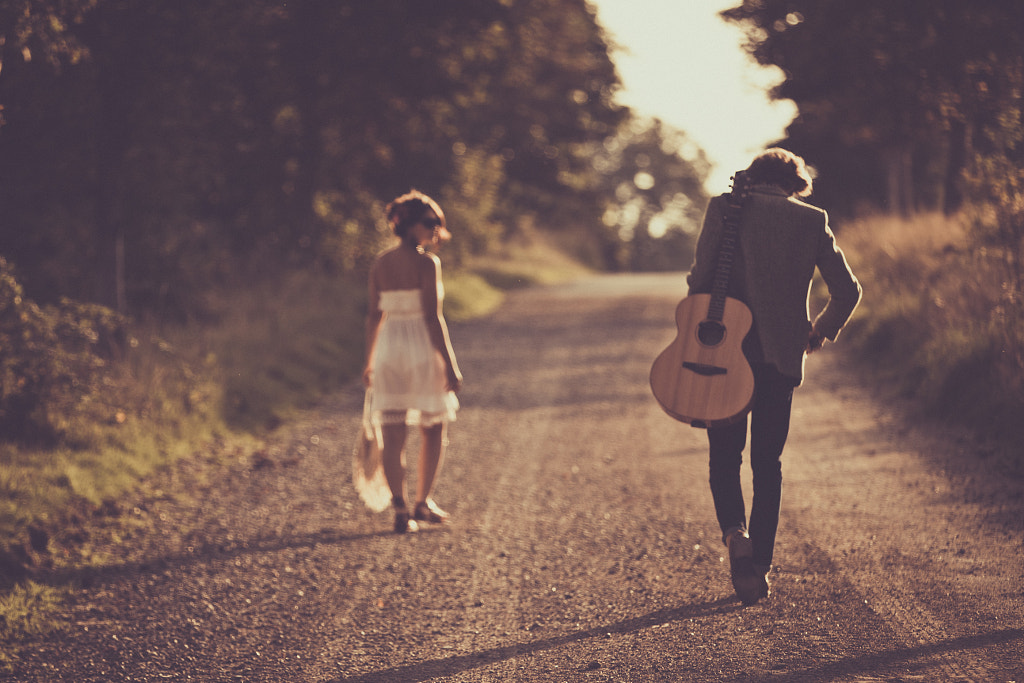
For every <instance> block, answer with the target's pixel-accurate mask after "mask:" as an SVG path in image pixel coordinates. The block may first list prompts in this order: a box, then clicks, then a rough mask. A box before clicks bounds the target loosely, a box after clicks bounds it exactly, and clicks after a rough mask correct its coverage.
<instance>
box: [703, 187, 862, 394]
mask: <svg viewBox="0 0 1024 683" xmlns="http://www.w3.org/2000/svg"><path fill="white" fill-rule="evenodd" d="M726 206H727V203H726V196H725V195H720V196H718V197H714V198H713V199H712V200H711V202H710V203H709V204H708V209H707V212H706V213H705V215H704V225H703V228H702V229H701V233H700V237H699V238H698V240H697V250H696V255H695V258H694V263H693V267H692V268H691V270H690V274H689V275H688V276H687V278H686V282H687V284H688V285H689V289H690V291H691V292H694V293H698V292H705V293H706V292H710V291H711V287H712V283H713V281H714V273H715V266H716V264H717V256H718V244H719V242H720V241H721V235H722V229H723V215H724V211H725V209H726ZM739 232H740V238H739V245H740V248H739V254H738V258H737V261H736V263H735V265H734V266H733V272H732V277H731V280H730V288H729V289H730V296H734V297H735V298H738V299H740V300H741V301H743V302H744V303H746V304H747V306H748V307H749V308H750V311H751V313H753V316H754V329H755V331H756V333H757V337H758V340H759V341H760V353H761V354H762V356H763V358H762V359H761V360H764V361H765V362H767V363H771V364H773V365H775V366H776V368H778V370H779V371H780V372H781V373H782V374H784V375H787V376H789V377H793V378H794V379H798V380H799V381H801V382H802V381H803V376H804V358H805V353H804V351H805V349H806V347H807V335H808V333H809V332H810V331H811V329H812V323H811V320H810V308H809V297H810V289H811V280H812V279H813V277H814V269H815V268H817V269H818V272H820V273H821V277H822V279H823V280H824V281H825V285H826V286H827V287H828V292H829V300H828V304H827V305H826V306H825V308H824V309H823V310H822V311H821V312H820V313H819V314H818V315H817V317H815V319H814V322H813V329H815V330H817V331H818V332H819V333H820V334H821V335H822V336H824V337H825V338H827V339H829V340H831V341H835V340H836V337H838V336H839V332H840V331H841V330H842V329H843V327H844V326H845V325H846V322H847V321H848V320H849V319H850V316H851V315H852V314H853V311H854V309H855V308H856V307H857V304H858V303H859V302H860V297H861V291H862V290H861V286H860V283H859V282H858V281H857V278H856V277H855V276H854V274H853V271H851V270H850V266H849V265H848V264H847V262H846V257H845V256H844V255H843V252H842V250H841V249H840V248H839V246H838V245H837V244H836V240H835V236H834V235H833V234H832V231H831V230H830V229H829V227H828V215H827V214H826V213H825V212H824V211H822V210H821V209H819V208H817V207H814V206H811V205H810V204H805V203H804V202H802V201H800V200H798V199H795V198H793V197H789V196H787V195H786V193H785V191H784V190H782V189H780V188H778V187H775V186H773V185H758V186H755V187H754V188H752V190H751V193H750V196H749V197H748V198H747V200H746V203H745V205H744V208H743V214H742V219H741V221H740V229H739Z"/></svg>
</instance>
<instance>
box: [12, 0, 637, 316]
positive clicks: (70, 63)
mask: <svg viewBox="0 0 1024 683" xmlns="http://www.w3.org/2000/svg"><path fill="white" fill-rule="evenodd" d="M8 4H9V3H6V4H5V5H4V6H7V5H8ZM14 5H16V6H17V7H22V6H26V7H31V9H32V12H33V13H32V17H33V18H34V19H33V26H37V27H39V26H43V25H44V24H46V25H50V24H52V25H54V26H57V25H61V26H64V27H65V28H64V29H63V32H62V34H61V35H62V36H63V38H60V40H65V39H66V40H65V42H67V43H68V44H69V45H70V44H71V42H70V41H72V39H73V41H74V44H75V45H76V46H77V47H76V48H75V50H76V52H75V55H76V56H75V57H74V58H72V57H71V56H69V55H66V56H65V57H64V58H63V60H62V61H60V60H59V61H60V63H61V68H59V69H54V68H53V67H52V65H51V64H50V63H49V62H46V61H43V60H32V61H26V60H24V59H19V58H17V55H18V53H17V51H16V50H15V47H14V43H10V44H8V45H7V46H6V47H5V55H6V57H7V59H6V60H5V65H4V70H3V72H0V104H2V105H3V106H4V107H5V112H6V119H7V122H6V125H5V126H4V127H3V128H2V129H0V173H2V176H3V178H4V182H3V183H0V210H2V211H3V213H4V216H5V221H4V223H3V225H2V226H0V239H2V243H3V244H4V255H5V256H6V257H7V258H9V259H10V260H11V261H13V262H14V263H17V264H18V266H19V268H20V269H21V272H22V273H23V274H24V277H23V284H24V286H25V287H26V289H27V291H28V292H29V293H30V295H31V296H33V297H34V298H35V299H36V300H39V301H43V302H50V301H56V300H57V299H59V298H60V297H61V296H67V295H69V294H70V293H72V292H73V293H75V295H76V298H81V299H87V300H96V301H99V302H101V303H104V304H106V305H108V306H110V307H112V308H115V309H116V310H120V311H130V312H132V313H134V314H137V315H145V316H150V315H155V316H157V317H160V318H162V319H166V318H169V317H172V316H174V317H178V318H180V319H185V320H187V319H188V318H189V317H192V316H202V315H205V314H206V311H204V310H203V305H204V301H205V298H206V293H207V292H208V291H210V290H211V289H215V288H218V287H222V286H225V285H227V286H231V285H234V284H237V283H239V282H245V281H246V279H247V277H248V275H249V273H250V272H262V271H263V270H264V269H266V268H267V267H271V268H273V267H275V266H276V265H279V264H282V265H286V266H300V267H304V266H308V265H311V264H316V265H319V266H323V267H330V268H334V269H337V270H339V271H341V272H357V271H358V270H359V269H360V268H361V267H364V266H365V263H366V261H367V260H368V259H369V258H370V257H372V254H373V253H375V251H376V250H377V249H378V248H379V246H380V244H381V242H382V240H383V239H384V238H386V237H387V235H386V233H385V232H384V231H383V230H381V225H380V219H379V214H380V207H381V206H382V204H383V203H384V202H386V201H388V200H389V199H390V198H391V197H394V196H396V195H397V194H399V193H401V192H404V191H406V190H408V189H409V188H410V187H417V188H419V189H421V190H423V191H425V192H428V193H429V194H432V195H434V196H436V197H438V198H439V199H443V200H444V201H445V203H446V209H448V208H450V211H451V213H452V218H453V219H454V220H453V221H452V222H453V227H454V228H455V229H456V231H457V233H459V232H461V234H462V235H464V236H465V237H466V239H465V241H464V242H462V243H461V244H460V246H459V247H458V249H459V250H460V252H459V253H457V254H456V256H457V257H459V258H462V257H464V256H466V255H468V254H470V253H476V252H478V251H480V250H486V249H489V248H493V247H495V245H498V244H500V240H501V239H502V238H503V237H505V236H506V235H507V234H509V233H510V232H512V231H514V230H515V228H516V226H517V225H518V224H519V222H520V220H521V218H522V217H523V216H525V215H528V214H530V213H537V212H544V211H547V210H548V209H550V208H551V207H563V208H564V210H565V211H566V212H567V213H566V215H569V216H572V217H573V220H572V221H571V222H572V225H573V226H574V227H581V226H589V225H593V224H595V223H597V218H599V217H600V215H601V212H602V211H603V208H604V207H603V206H602V205H601V203H600V202H599V201H598V200H597V199H596V198H595V197H594V195H593V194H590V193H587V192H585V191H584V190H583V189H581V188H582V187H583V185H582V184H581V182H580V181H579V180H578V178H579V176H580V175H581V174H584V173H587V172H589V170H590V169H589V167H588V160H587V159H585V158H581V157H580V156H578V155H575V154H574V153H573V150H574V149H575V147H576V146H578V145H582V144H587V143H589V142H594V141H599V140H602V139H604V138H605V137H607V136H609V135H612V134H614V132H615V130H616V127H617V125H618V124H619V122H620V121H621V120H622V119H623V118H624V117H625V116H626V112H625V110H623V109H621V108H620V107H618V106H616V105H615V104H614V103H613V101H612V97H613V95H614V92H615V90H616V88H617V87H618V77H617V75H616V73H615V69H614V66H613V65H612V63H611V61H610V59H609V57H608V48H607V44H606V42H605V38H604V35H603V32H602V31H601V29H600V27H599V26H598V25H597V23H596V21H595V18H594V15H593V12H592V11H591V10H590V8H589V7H588V6H587V5H586V3H585V2H584V1H583V0H572V2H563V1H558V0H525V1H524V2H516V3H508V2H500V1H498V0H484V1H480V0H453V2H449V3H445V4H444V6H443V7H442V6H433V5H429V6H428V5H423V4H420V3H409V2H406V1H405V0H380V2H375V3H366V2H361V1H356V0H300V1H298V2H292V3H287V4H282V3H279V2H270V1H269V0H258V1H257V2H252V3H245V4H241V5H240V4H239V3H236V2H231V1H229V0H174V1H173V2H172V1H171V0H153V1H151V2H138V1H137V0H89V1H87V0H79V1H78V2H70V1H69V2H65V3H55V2H52V0H21V1H20V2H16V3H14ZM72 9H73V10H74V11H73V12H72ZM12 11H13V10H12ZM69 12H70V13H72V14H73V17H72V16H71V14H69ZM47 18H48V19H49V22H50V23H49V24H48V23H47ZM72 18H73V20H72ZM36 33H37V34H38V35H37V36H36V37H35V38H26V40H30V39H31V40H36V39H37V38H38V39H39V40H42V39H44V38H46V35H48V34H46V32H45V31H42V29H38V30H37V31H36ZM44 34H45V35H44ZM33 35H35V34H33ZM47 40H49V44H51V45H56V44H57V43H59V42H60V40H58V39H57V38H55V37H53V36H51V37H50V38H49V39H47ZM55 49H56V48H55ZM463 252H464V253H463ZM252 269H255V271H253V270H252Z"/></svg>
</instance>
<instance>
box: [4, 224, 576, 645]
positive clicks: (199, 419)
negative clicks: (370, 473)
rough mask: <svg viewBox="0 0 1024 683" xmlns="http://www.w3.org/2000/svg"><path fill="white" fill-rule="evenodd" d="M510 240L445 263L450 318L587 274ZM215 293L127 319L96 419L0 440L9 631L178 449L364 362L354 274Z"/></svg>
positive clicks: (267, 412)
mask: <svg viewBox="0 0 1024 683" xmlns="http://www.w3.org/2000/svg"><path fill="white" fill-rule="evenodd" d="M506 246H507V249H508V251H507V254H506V255H505V256H502V257H497V256H490V257H487V258H480V259H474V260H471V261H468V262H466V263H464V264H462V266H461V267H459V268H454V267H451V266H448V265H447V264H446V268H445V288H446V300H445V311H446V316H447V317H448V318H450V319H451V320H452V321H460V320H468V319H472V318H474V317H478V316H482V315H486V314H487V313H489V312H491V311H493V310H494V309H495V308H497V307H498V306H499V305H500V304H501V301H502V299H503V297H504V292H506V291H508V290H509V289H512V288H516V287H523V286H529V285H532V284H549V283H552V282H557V281H561V280H565V279H568V278H571V277H574V276H577V275H580V274H583V273H584V272H586V271H585V269H584V268H583V267H581V266H579V265H577V264H576V263H575V262H573V261H571V260H570V259H568V258H566V257H564V256H562V255H561V254H560V253H559V252H558V251H557V250H556V249H555V248H553V247H552V246H550V244H548V243H547V242H546V241H545V240H543V239H542V238H540V237H532V238H525V237H524V238H521V239H519V240H518V241H516V242H514V243H510V244H507V245H506ZM442 257H443V254H442ZM212 297H213V298H211V300H210V301H208V302H207V305H208V308H209V310H210V311H211V313H212V315H211V317H210V320H211V321H213V322H210V321H208V322H206V323H203V324H199V323H195V324H191V325H188V326H185V327H174V328H169V327H164V328H162V329H157V328H156V327H154V326H146V325H136V326H135V328H134V329H133V330H132V335H133V340H132V344H131V347H132V349H131V353H129V354H128V357H127V358H126V359H125V360H124V362H123V363H122V366H121V367H119V368H118V369H117V372H116V377H113V378H112V379H111V382H109V387H108V390H109V391H108V395H107V396H105V398H104V409H103V411H100V412H99V414H100V415H104V416H105V417H104V418H103V419H100V420H94V421H88V422H82V423H80V424H73V425H68V426H67V427H68V430H67V434H68V435H69V439H68V440H69V443H68V444H62V445H60V446H58V447H55V448H54V447H51V448H40V447H36V448H32V447H29V446H24V445H16V444H12V443H3V442H0V579H2V582H0V631H2V632H3V634H4V641H5V642H14V641H16V640H17V637H18V634H19V633H20V634H33V633H39V632H40V631H45V630H46V629H49V628H56V627H58V626H59V619H58V616H59V610H58V609H55V608H54V605H58V604H59V602H60V595H61V593H62V591H63V590H65V589H64V588H62V587H59V586H48V585H45V584H44V583H34V582H32V581H30V579H31V578H32V576H33V573H34V572H36V571H37V570H38V571H41V572H42V574H41V576H45V574H46V571H47V570H49V569H55V568H71V567H82V566H88V565H90V564H95V563H100V562H103V561H104V558H100V557H95V556H93V554H92V552H91V550H90V547H91V546H90V543H89V541H88V537H87V535H86V534H83V533H82V531H81V529H82V527H83V526H85V525H86V524H87V522H88V520H89V518H91V517H94V516H100V515H102V516H103V518H104V522H105V525H104V526H111V525H110V524H109V522H110V521H111V520H110V518H111V517H114V518H116V517H118V516H122V515H121V513H122V511H121V509H120V506H119V505H118V501H119V500H120V499H122V498H123V497H124V496H125V494H126V493H128V492H130V491H132V490H135V489H137V488H138V487H140V486H141V485H142V484H143V483H144V482H145V481H146V478H147V477H149V476H151V475H152V474H153V473H154V472H155V471H157V470H158V469H159V468H161V467H166V466H168V465H170V464H172V463H173V462H175V461H176V460H178V459H180V458H187V457H193V455H194V454H196V453H201V452H208V451H216V452H230V453H232V457H235V458H237V457H238V453H239V452H240V451H241V452H251V451H253V450H255V449H256V448H257V447H258V444H259V439H260V437H261V435H263V434H265V433H266V432H267V430H269V429H273V428H274V427H275V426H277V425H279V424H281V423H283V422H285V421H287V420H289V419H290V418H291V417H293V416H294V415H295V414H296V412H297V411H301V410H302V409H304V408H308V407H309V406H311V405H313V404H314V403H315V402H316V401H318V400H320V399H322V398H323V397H324V396H325V395H327V394H329V393H330V392H332V391H336V390H338V389H339V388H340V387H342V386H344V385H345V384H346V383H347V382H350V381H352V380H353V379H354V378H356V377H357V376H358V374H359V372H360V371H361V369H362V363H363V355H364V354H363V344H364V340H363V320H364V315H365V298H366V294H365V283H364V282H362V281H361V280H359V279H351V278H339V277H330V276H327V275H323V274H316V273H309V272H302V273H292V274H290V275H288V276H287V277H284V278H282V279H279V280H277V281H275V282H263V283H254V284H253V286H251V287H248V288H245V289H241V290H236V291H233V292H230V293H224V292H222V293H218V294H216V295H212ZM89 414H92V415H95V414H96V411H92V412H91V413H89ZM123 517H125V521H124V523H125V524H129V523H130V519H127V517H129V515H123ZM112 526H113V527H114V528H116V524H113V525H112ZM2 650H3V648H0V662H2V661H3V658H4V656H5V655H4V653H3V651H2Z"/></svg>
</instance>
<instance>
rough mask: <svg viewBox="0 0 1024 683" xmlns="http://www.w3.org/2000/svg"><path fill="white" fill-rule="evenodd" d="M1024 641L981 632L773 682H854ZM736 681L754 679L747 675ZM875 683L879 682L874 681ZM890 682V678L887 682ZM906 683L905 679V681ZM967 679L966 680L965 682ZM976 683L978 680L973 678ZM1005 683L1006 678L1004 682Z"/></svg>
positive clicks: (1013, 632) (1013, 633)
mask: <svg viewBox="0 0 1024 683" xmlns="http://www.w3.org/2000/svg"><path fill="white" fill-rule="evenodd" d="M1022 640H1024V629H1019V628H1011V629H1006V630H1003V631H992V632H989V633H979V634H978V635H974V636H962V637H960V638H950V639H949V640H940V641H939V642H937V643H929V644H927V645H918V646H917V647H908V648H902V649H898V650H884V651H882V652H873V653H870V654H865V655H861V656H859V657H848V658H846V659H839V660H837V661H834V662H829V663H827V664H823V665H821V666H817V667H811V668H809V669H798V670H796V671H790V672H788V673H780V674H773V675H772V677H771V680H772V683H791V682H795V681H821V682H824V681H832V680H836V679H841V680H850V677H851V676H852V675H854V674H865V675H885V674H887V673H893V672H892V667H894V666H904V667H906V665H909V664H912V663H913V662H915V661H918V660H922V661H931V660H934V658H936V657H941V656H943V655H944V654H947V653H953V652H962V651H964V650H975V649H979V648H987V647H993V646H996V645H1006V644H1008V643H1013V642H1016V641H1022ZM732 680H734V681H741V680H742V681H747V680H750V679H749V677H748V676H746V675H744V676H742V677H740V678H734V679H732ZM871 680H875V679H874V678H872V679H871ZM886 680H889V679H886ZM901 680H902V679H901ZM965 680H966V679H965ZM971 680H976V679H971ZM1000 680H1002V679H1000Z"/></svg>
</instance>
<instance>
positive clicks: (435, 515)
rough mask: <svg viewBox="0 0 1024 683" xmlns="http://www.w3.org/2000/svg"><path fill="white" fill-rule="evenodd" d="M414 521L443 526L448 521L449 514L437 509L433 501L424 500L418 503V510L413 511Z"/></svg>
mask: <svg viewBox="0 0 1024 683" xmlns="http://www.w3.org/2000/svg"><path fill="white" fill-rule="evenodd" d="M412 517H413V519H415V520H416V521H419V522H429V523H430V524H443V523H445V522H447V521H448V517H449V515H448V513H447V512H445V511H444V510H442V509H441V508H439V507H437V505H436V504H435V503H434V501H432V500H424V501H420V502H419V503H416V508H415V510H414V511H413V515H412Z"/></svg>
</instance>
